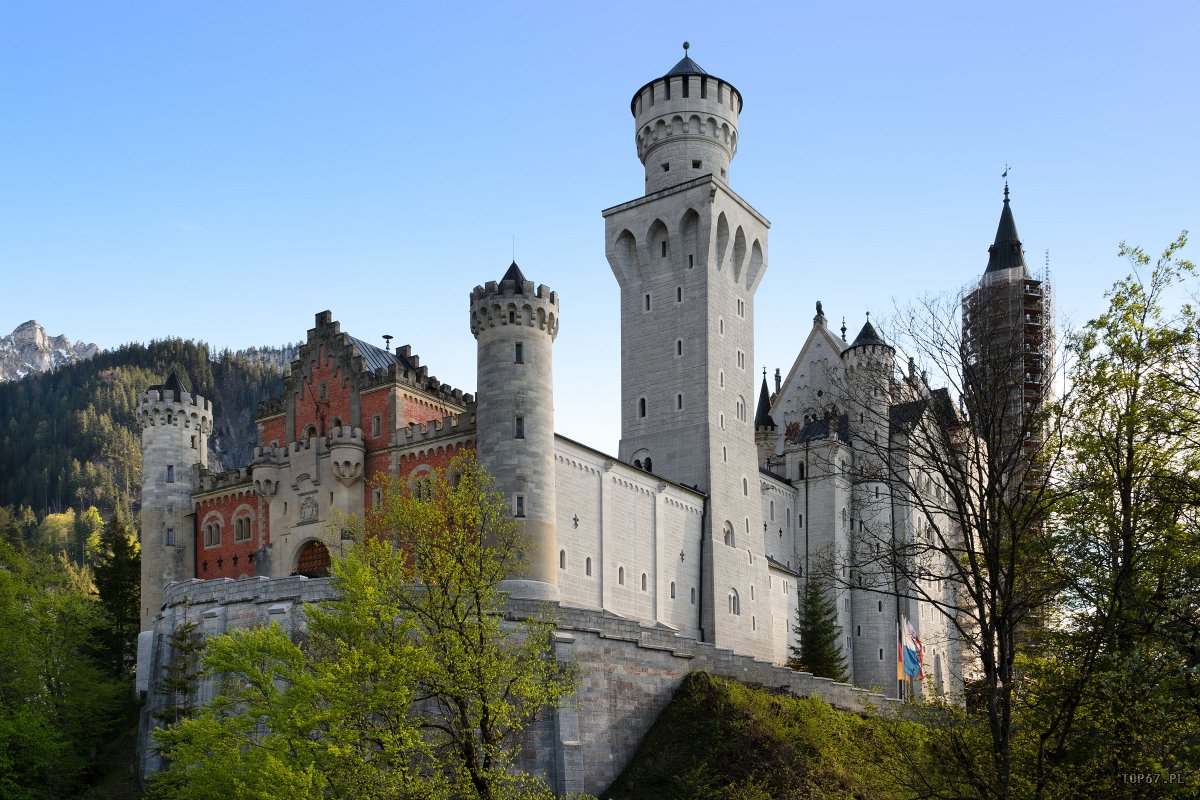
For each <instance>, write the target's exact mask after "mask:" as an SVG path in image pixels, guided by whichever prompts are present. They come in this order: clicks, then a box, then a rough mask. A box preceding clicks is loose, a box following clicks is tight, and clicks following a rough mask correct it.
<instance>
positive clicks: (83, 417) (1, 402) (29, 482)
mask: <svg viewBox="0 0 1200 800" xmlns="http://www.w3.org/2000/svg"><path fill="white" fill-rule="evenodd" d="M295 352H296V348H294V347H285V348H282V349H275V348H255V349H253V350H246V351H239V352H231V351H223V352H222V353H220V354H218V355H217V357H215V358H212V357H210V353H209V349H208V345H206V344H204V343H197V342H192V341H185V340H182V339H167V340H163V341H154V342H151V343H150V344H148V345H142V344H129V345H125V346H123V347H121V348H119V349H117V350H113V351H109V352H103V353H100V354H98V355H96V356H95V357H94V358H92V359H90V360H88V361H83V362H79V363H75V364H70V365H67V366H64V367H61V368H59V369H57V370H55V371H53V372H47V373H41V374H37V375H30V376H28V377H26V378H24V379H22V380H20V381H15V382H13V383H5V384H0V506H4V505H11V506H13V507H20V506H28V507H30V508H32V509H33V511H34V512H35V513H36V514H37V515H38V516H39V517H41V516H43V515H45V514H48V513H53V512H61V511H64V510H66V509H69V508H77V509H83V508H86V507H88V506H96V507H97V508H99V509H100V510H101V511H102V512H103V513H104V515H105V517H107V516H108V515H109V513H111V511H112V510H113V509H114V508H116V506H117V505H118V503H120V504H121V505H125V506H128V507H131V508H136V506H137V504H138V502H139V499H140V497H139V481H140V475H141V463H142V456H141V434H140V433H139V431H138V428H137V422H136V419H135V411H136V404H137V395H138V393H139V392H141V391H144V390H145V389H146V387H148V386H151V385H153V384H156V383H162V381H163V380H164V379H165V378H166V376H167V374H168V373H169V372H170V371H171V370H175V371H177V372H178V374H179V376H180V377H181V378H183V380H184V382H185V384H186V385H187V386H188V387H189V388H191V389H192V391H194V392H197V393H199V394H201V395H203V396H204V397H207V398H208V399H210V400H211V401H212V402H213V405H214V428H215V430H214V433H213V437H212V440H211V442H210V456H211V458H210V464H209V467H210V468H211V469H214V470H215V469H222V468H226V467H232V466H238V465H241V464H244V463H246V461H248V460H249V457H250V454H251V450H252V449H253V447H254V439H255V431H254V413H255V408H256V406H257V404H258V402H259V401H260V400H264V399H266V398H269V397H273V396H276V395H278V394H279V393H280V392H281V391H282V378H281V376H282V369H281V366H280V365H281V363H282V364H286V363H287V362H288V361H290V360H291V358H292V357H294V356H295Z"/></svg>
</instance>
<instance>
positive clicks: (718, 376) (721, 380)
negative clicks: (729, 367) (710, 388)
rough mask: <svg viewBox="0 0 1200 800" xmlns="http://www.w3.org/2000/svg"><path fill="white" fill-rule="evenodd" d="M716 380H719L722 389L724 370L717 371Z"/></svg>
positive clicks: (723, 386)
mask: <svg viewBox="0 0 1200 800" xmlns="http://www.w3.org/2000/svg"><path fill="white" fill-rule="evenodd" d="M717 380H718V381H719V382H720V384H721V388H722V389H724V388H725V370H720V371H718V372H717Z"/></svg>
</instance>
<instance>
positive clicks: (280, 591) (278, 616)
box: [137, 576, 896, 796]
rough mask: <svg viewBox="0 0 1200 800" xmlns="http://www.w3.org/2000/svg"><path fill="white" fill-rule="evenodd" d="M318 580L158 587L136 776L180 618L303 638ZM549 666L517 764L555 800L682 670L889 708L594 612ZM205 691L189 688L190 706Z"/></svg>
mask: <svg viewBox="0 0 1200 800" xmlns="http://www.w3.org/2000/svg"><path fill="white" fill-rule="evenodd" d="M330 594H331V590H330V583H329V580H328V579H325V578H318V579H311V580H310V579H307V578H304V577H300V576H293V577H288V578H273V579H271V578H247V579H244V580H238V581H233V580H228V579H226V580H215V581H199V580H192V581H185V582H182V583H176V584H172V585H171V586H169V587H167V590H166V596H167V606H166V608H165V609H164V611H163V612H162V614H161V615H159V616H158V618H157V619H156V621H155V628H154V630H153V631H147V632H145V633H143V635H142V636H143V639H142V640H140V641H139V650H138V675H137V686H138V688H139V690H141V691H146V692H147V702H146V704H145V706H144V707H143V709H142V720H141V722H142V724H141V728H140V742H141V754H142V755H141V766H142V769H143V774H146V773H147V772H153V771H155V770H157V769H158V768H159V760H158V757H157V756H156V755H155V754H154V753H153V752H152V749H151V748H150V747H149V737H148V734H147V731H148V730H149V728H150V725H151V723H152V721H153V713H154V711H155V710H156V709H157V708H158V707H159V706H161V704H162V701H161V698H159V697H157V696H156V695H155V694H154V693H153V691H152V686H153V683H154V681H155V679H156V676H157V675H158V674H159V672H160V670H161V665H162V664H163V663H165V662H166V660H167V659H168V658H169V656H170V654H169V652H167V650H168V647H169V637H170V632H171V630H172V629H173V628H174V627H175V626H176V625H178V624H180V623H181V622H182V621H183V620H184V619H185V618H186V619H192V620H198V621H199V622H200V630H201V631H202V632H203V634H204V635H205V636H212V635H216V634H219V633H223V632H225V631H228V630H230V629H233V628H239V627H251V626H254V625H264V624H268V623H270V622H273V621H274V622H278V623H279V624H280V625H281V626H282V627H283V628H284V630H286V631H288V632H289V634H291V635H297V634H299V633H300V632H302V631H303V630H304V625H305V623H304V604H305V603H309V602H316V601H320V600H322V599H325V598H328V597H329V596H330ZM538 608H539V606H538V604H536V603H532V602H529V601H512V603H511V604H510V608H509V613H510V615H512V616H513V617H514V618H519V617H521V616H523V615H525V614H529V613H533V612H534V611H536V610H537V609H538ZM561 614H562V616H561V622H560V624H559V633H558V643H557V650H558V652H557V657H558V658H560V659H563V660H570V659H574V660H575V661H576V662H577V663H578V664H579V666H580V668H581V681H580V685H579V688H578V692H577V695H576V697H575V698H573V699H572V700H569V701H567V702H564V703H563V704H562V706H561V707H560V708H559V709H556V710H555V711H554V712H553V713H552V714H547V715H546V717H545V718H544V719H543V720H542V721H541V722H539V723H538V724H537V725H535V726H534V727H533V728H532V729H531V730H530V731H529V736H528V738H527V741H526V746H525V752H524V757H523V761H524V766H525V767H526V768H527V769H529V770H531V771H535V772H539V773H541V774H543V775H544V776H545V777H546V779H547V780H548V782H549V783H550V785H551V786H552V787H554V789H555V791H556V792H557V793H558V794H559V795H560V796H562V795H565V794H566V793H568V792H589V793H592V794H599V793H600V792H602V791H604V790H605V789H606V788H608V786H609V785H610V784H611V783H612V782H613V780H615V779H616V777H617V776H618V775H619V774H620V773H621V771H622V770H623V769H624V768H625V765H626V764H628V763H629V760H630V759H631V758H632V757H633V754H634V752H635V751H636V750H637V748H638V745H639V744H641V741H642V739H643V738H644V737H645V735H646V733H647V731H649V729H650V726H651V725H652V724H653V723H654V721H655V719H657V717H658V715H659V713H660V712H661V711H662V710H663V708H664V707H665V706H666V705H667V703H668V702H670V700H671V697H672V696H673V695H674V693H675V690H676V688H678V686H679V684H680V683H681V682H682V681H683V678H684V676H686V675H687V674H688V673H689V672H691V671H693V670H706V671H708V672H711V673H713V674H715V675H721V676H723V677H727V678H733V679H736V680H740V681H743V682H745V683H750V684H758V685H761V686H767V687H772V688H784V689H786V690H788V691H791V692H793V693H794V694H797V695H801V696H804V695H814V694H815V695H817V696H819V697H821V698H823V699H824V700H826V701H827V702H829V703H830V704H832V705H834V706H836V707H838V708H842V709H845V710H849V711H855V712H864V711H867V710H869V709H870V708H872V707H874V708H876V709H879V710H880V711H883V712H884V713H890V711H891V710H892V709H894V708H895V707H896V701H894V700H889V699H885V698H884V697H883V696H881V695H873V694H869V693H868V692H867V691H866V690H864V689H859V688H856V687H854V686H850V685H848V684H844V683H834V682H833V681H830V680H828V679H825V678H814V677H813V676H812V675H810V674H808V673H800V672H793V671H791V670H789V669H785V668H781V667H776V666H773V665H772V664H769V663H767V662H765V661H759V660H757V659H755V658H751V657H750V656H744V655H736V654H734V653H733V652H732V651H730V650H726V649H724V648H718V647H714V646H713V645H711V644H707V643H704V642H699V641H696V640H695V639H692V638H688V637H683V636H679V635H677V634H676V633H674V632H673V631H671V630H670V629H667V628H665V627H661V626H659V627H646V626H644V625H641V624H639V623H637V622H635V621H633V620H628V619H623V618H620V617H617V616H614V615H612V614H611V613H607V612H604V611H598V610H594V609H577V608H562V610H561ZM213 688H214V687H213V685H212V684H211V682H205V683H203V684H202V685H201V686H200V692H199V694H200V701H201V702H207V701H208V700H209V699H211V697H212V691H213Z"/></svg>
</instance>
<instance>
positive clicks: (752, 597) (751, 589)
mask: <svg viewBox="0 0 1200 800" xmlns="http://www.w3.org/2000/svg"><path fill="white" fill-rule="evenodd" d="M750 599H751V600H753V599H754V587H753V586H751V587H750Z"/></svg>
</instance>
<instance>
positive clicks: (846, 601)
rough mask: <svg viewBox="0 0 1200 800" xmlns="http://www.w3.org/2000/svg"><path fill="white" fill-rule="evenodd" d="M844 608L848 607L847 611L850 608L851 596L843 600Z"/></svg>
mask: <svg viewBox="0 0 1200 800" xmlns="http://www.w3.org/2000/svg"><path fill="white" fill-rule="evenodd" d="M842 608H844V609H846V610H847V611H849V610H850V598H849V597H847V598H846V599H845V600H843V601H842Z"/></svg>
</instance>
